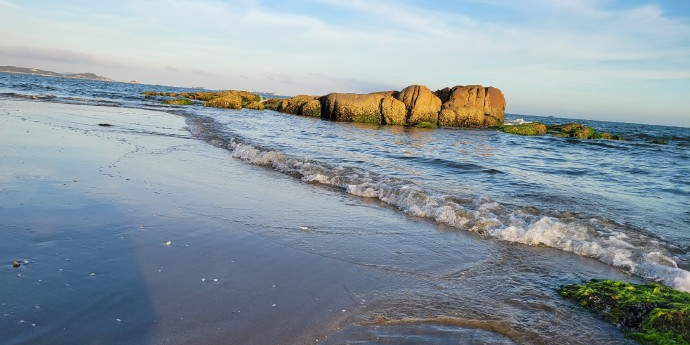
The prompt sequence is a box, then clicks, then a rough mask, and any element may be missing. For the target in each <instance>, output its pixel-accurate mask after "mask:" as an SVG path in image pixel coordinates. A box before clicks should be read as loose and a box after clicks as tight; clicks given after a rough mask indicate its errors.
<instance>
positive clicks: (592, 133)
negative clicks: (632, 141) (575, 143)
mask: <svg viewBox="0 0 690 345" xmlns="http://www.w3.org/2000/svg"><path fill="white" fill-rule="evenodd" d="M547 129H548V131H549V132H550V133H551V134H553V135H554V136H557V137H568V138H579V139H609V140H622V139H623V138H621V136H620V135H613V134H609V133H605V132H603V133H602V132H597V131H596V130H594V128H592V127H589V126H585V125H583V124H581V123H566V124H564V125H549V126H547Z"/></svg>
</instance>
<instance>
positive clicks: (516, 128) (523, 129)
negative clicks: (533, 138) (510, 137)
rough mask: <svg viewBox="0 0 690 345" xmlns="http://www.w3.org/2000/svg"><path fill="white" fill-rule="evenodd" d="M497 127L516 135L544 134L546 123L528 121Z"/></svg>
mask: <svg viewBox="0 0 690 345" xmlns="http://www.w3.org/2000/svg"><path fill="white" fill-rule="evenodd" d="M499 129H500V130H501V131H503V132H505V133H510V134H517V135H528V136H529V135H544V134H546V125H544V124H543V123H541V122H528V123H521V124H517V125H504V126H501V127H499Z"/></svg>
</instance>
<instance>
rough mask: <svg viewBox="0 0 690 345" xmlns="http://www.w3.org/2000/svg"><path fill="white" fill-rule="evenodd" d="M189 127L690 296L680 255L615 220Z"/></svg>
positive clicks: (204, 125) (293, 172) (291, 168)
mask: <svg viewBox="0 0 690 345" xmlns="http://www.w3.org/2000/svg"><path fill="white" fill-rule="evenodd" d="M191 120H192V121H190V122H189V124H190V131H191V132H192V134H193V135H194V136H197V137H199V138H202V139H203V140H205V141H207V142H209V143H211V144H212V145H214V146H217V147H222V148H226V149H228V150H230V151H231V152H232V156H233V157H235V158H237V159H240V160H242V161H244V162H247V163H251V164H254V165H259V166H265V167H270V168H271V169H273V170H276V171H278V172H281V173H284V174H287V175H290V176H294V177H296V178H299V179H301V180H303V181H306V182H310V183H319V184H323V185H327V186H332V187H336V188H338V189H340V190H342V191H344V192H346V193H349V194H352V195H357V196H360V197H365V198H373V199H378V200H380V201H382V202H384V203H386V204H388V205H391V206H393V207H395V208H397V209H398V210H400V211H402V212H404V213H406V214H409V215H412V216H416V217H422V218H427V219H431V220H434V221H435V222H437V223H440V224H445V225H448V226H451V227H454V228H456V229H459V230H465V231H470V232H473V233H476V234H480V235H482V236H486V237H489V238H493V239H498V240H503V241H508V242H513V243H520V244H525V245H530V246H545V247H551V248H556V249H560V250H563V251H566V252H570V253H575V254H577V255H581V256H585V257H590V258H595V259H597V260H599V261H601V262H603V263H606V264H609V265H612V266H615V267H619V268H621V269H623V270H625V271H627V272H629V273H631V274H635V275H638V276H641V277H644V278H647V279H651V280H655V281H659V282H661V283H663V284H666V285H668V286H671V287H673V288H676V289H679V290H683V291H690V272H688V271H686V270H684V269H682V268H679V267H678V265H677V263H676V261H675V260H674V259H673V258H672V254H671V252H670V251H671V250H674V251H682V249H679V248H675V247H673V246H672V245H670V244H668V243H664V242H663V240H661V239H656V238H653V237H650V236H648V235H645V234H643V233H641V232H639V231H635V230H634V229H630V228H628V227H626V226H624V225H620V224H617V223H615V222H613V221H611V220H607V219H603V218H600V217H599V218H598V217H588V216H578V215H573V214H571V213H567V212H564V213H561V214H548V213H547V212H544V211H539V210H536V209H535V208H533V207H521V206H514V205H507V204H501V203H498V202H496V201H493V200H491V199H489V198H487V197H486V196H482V195H476V194H473V193H472V192H467V194H453V195H449V194H444V193H442V192H439V191H436V190H433V189H429V188H424V187H421V186H419V185H417V184H415V183H414V182H412V181H408V180H404V179H399V178H394V177H390V176H385V175H380V174H376V173H372V172H370V171H366V170H363V169H359V168H353V167H345V166H332V165H329V164H326V163H324V162H319V161H316V160H311V159H306V158H303V157H295V156H290V155H287V154H285V153H282V152H279V151H274V150H271V149H267V148H262V147H260V146H255V145H253V144H252V143H249V142H244V140H243V138H240V137H238V136H236V135H233V134H232V133H228V132H227V129H223V130H217V129H216V128H215V126H216V124H215V123H214V121H213V119H211V118H198V117H195V118H192V119H191Z"/></svg>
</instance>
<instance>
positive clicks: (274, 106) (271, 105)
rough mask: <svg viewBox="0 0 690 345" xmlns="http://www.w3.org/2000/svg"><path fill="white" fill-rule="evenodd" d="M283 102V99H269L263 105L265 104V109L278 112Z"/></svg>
mask: <svg viewBox="0 0 690 345" xmlns="http://www.w3.org/2000/svg"><path fill="white" fill-rule="evenodd" d="M282 102H283V99H282V98H269V99H267V100H265V101H263V102H262V103H263V104H264V109H268V110H276V111H277V110H278V107H279V106H280V103H282Z"/></svg>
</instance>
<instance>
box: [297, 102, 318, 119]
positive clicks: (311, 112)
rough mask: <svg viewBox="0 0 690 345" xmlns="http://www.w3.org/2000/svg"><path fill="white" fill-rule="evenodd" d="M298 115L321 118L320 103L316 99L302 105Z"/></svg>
mask: <svg viewBox="0 0 690 345" xmlns="http://www.w3.org/2000/svg"><path fill="white" fill-rule="evenodd" d="M300 115H303V116H312V117H321V102H320V101H319V100H318V99H312V100H311V101H308V102H306V103H304V104H303V105H302V110H301V114H300Z"/></svg>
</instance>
